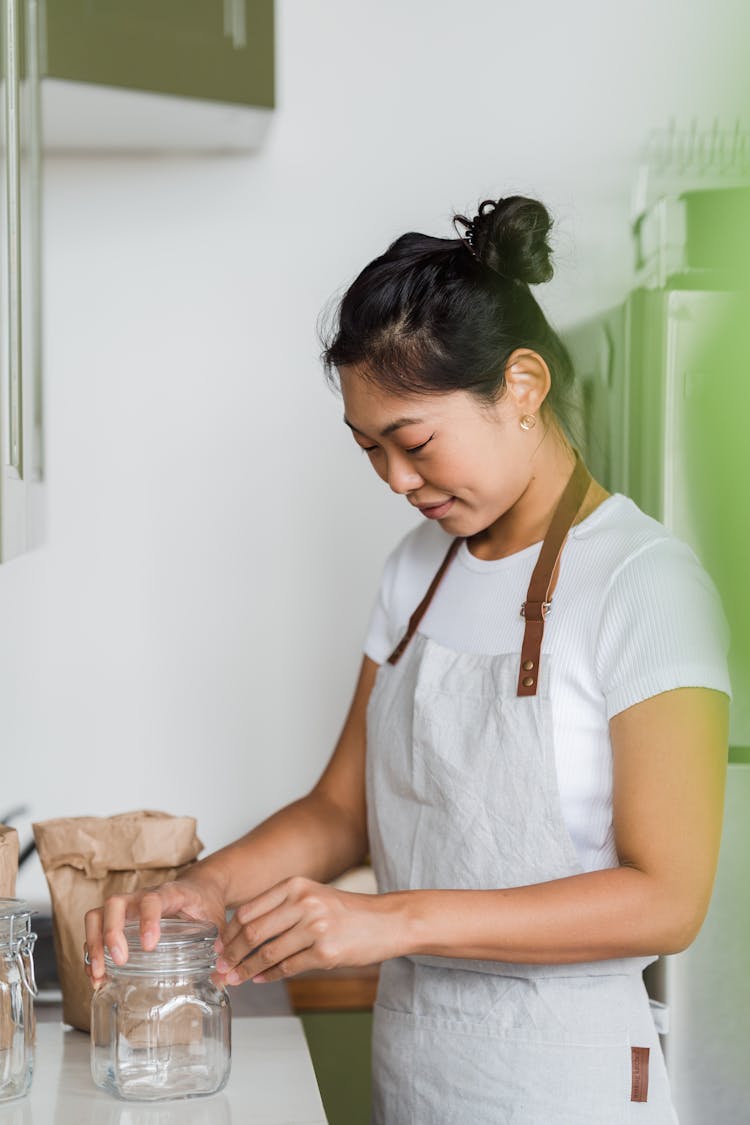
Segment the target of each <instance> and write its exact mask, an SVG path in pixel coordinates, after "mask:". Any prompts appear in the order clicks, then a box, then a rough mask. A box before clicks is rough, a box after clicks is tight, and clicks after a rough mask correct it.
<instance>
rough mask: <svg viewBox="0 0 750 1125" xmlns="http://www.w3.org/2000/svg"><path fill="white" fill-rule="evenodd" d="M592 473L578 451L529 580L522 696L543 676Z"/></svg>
mask: <svg viewBox="0 0 750 1125" xmlns="http://www.w3.org/2000/svg"><path fill="white" fill-rule="evenodd" d="M590 484H591V476H590V475H589V471H588V469H587V468H586V466H585V465H584V463H583V461H582V460H581V458H580V455H579V454H578V452H577V451H576V465H575V468H574V470H573V475H572V476H571V478H570V480H569V481H568V483H567V485H566V486H565V491H564V492H563V494H562V496H561V497H560V501H559V503H558V505H557V507H556V508H555V511H554V514H553V516H552V522H551V523H550V525H549V529H548V531H547V534H546V535H545V537H544V542H543V543H542V549H541V551H540V552H539V558H538V560H537V564H536V566H535V567H534V573H533V574H532V576H531V582H530V583H529V591H528V593H527V595H526V601H525V602H524V604H523V606H522V607H521V613H522V614H523V616H524V617H525V618H526V628H525V630H524V637H523V647H522V649H521V668H520V671H519V674H518V692H517V694H518V695H536V685H537V679H538V675H539V660H540V656H541V651H542V637H543V635H544V618H545V615H546V613H547V610H548V609H549V607H550V604H551V598H552V590H553V588H554V584H555V578H556V576H555V571H556V568H557V565H558V562H559V560H560V554H561V552H562V549H563V544H564V543H565V539H566V536H567V534H568V532H569V530H570V527H571V524H572V523H573V520H574V519H575V518H576V515H577V513H578V509H579V508H580V507H581V504H582V503H583V500H584V497H585V496H586V493H587V492H588V490H589V485H590ZM462 543H463V539H462V538H458V539H454V540H453V542H452V543H451V545H450V547H449V548H448V553H447V554H446V556H445V558H444V559H443V561H442V563H441V564H440V569H439V570H438V572H437V574H436V575H435V577H434V578H433V580H432V582H431V583H430V586H429V589H428V590H427V593H426V594H425V596H424V597H423V598H422V600H421V602H420V603H419V605H418V606H417V608H416V609H415V610H414V613H413V614H412V615H411V617H410V618H409V625H408V627H407V630H406V632H405V633H404V635H403V637H402V638H401V640H400V641H399V643H398V644H397V645H396V647H395V649H394V650H393V652H392V653H391V655H390V656H389V657H388V663H389V664H397V663H398V662H399V660H400V659H401V656H402V655H403V653H404V650H405V649H406V647H407V645H408V644H409V641H410V640H411V639H412V637H413V636H414V634H415V633H416V631H417V629H418V628H419V623H420V622H421V620H422V618H423V617H424V615H425V613H426V612H427V610H428V609H429V607H430V603H431V601H432V599H433V597H434V596H435V592H436V590H437V588H438V586H439V585H440V583H441V581H442V579H443V575H444V574H445V572H446V570H447V569H448V567H449V566H450V564H451V562H452V561H453V557H454V555H455V554H456V551H457V550H458V548H459V547H460V545H461V544H462Z"/></svg>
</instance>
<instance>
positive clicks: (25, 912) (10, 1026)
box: [0, 898, 37, 1102]
mask: <svg viewBox="0 0 750 1125" xmlns="http://www.w3.org/2000/svg"><path fill="white" fill-rule="evenodd" d="M35 941H36V934H32V932H31V908H30V906H29V905H28V903H26V902H24V901H23V900H22V899H20V898H0V1102H4V1101H9V1100H10V1099H11V1098H20V1097H21V1096H22V1095H23V1094H25V1093H26V1092H27V1090H28V1089H29V1086H30V1085H31V1075H32V1073H33V1070H34V997H35V996H36V994H37V987H36V981H35V980H34V942H35Z"/></svg>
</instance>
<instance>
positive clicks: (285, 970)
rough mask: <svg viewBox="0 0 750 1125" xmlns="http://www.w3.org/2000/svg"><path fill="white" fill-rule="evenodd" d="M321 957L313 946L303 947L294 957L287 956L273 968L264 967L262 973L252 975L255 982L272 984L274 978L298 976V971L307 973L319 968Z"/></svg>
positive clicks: (284, 978) (281, 978)
mask: <svg viewBox="0 0 750 1125" xmlns="http://www.w3.org/2000/svg"><path fill="white" fill-rule="evenodd" d="M319 968H320V964H319V958H318V956H317V954H316V952H315V949H314V947H313V946H310V948H309V949H303V950H302V952H301V953H295V954H294V955H293V956H292V957H285V958H284V960H283V961H280V962H279V963H278V964H277V965H274V966H273V968H271V969H264V971H263V972H262V973H256V975H255V976H254V977H251V978H250V979H251V980H252V982H253V984H270V982H271V981H274V980H286V979H287V978H288V977H293V976H296V975H297V973H307V972H309V971H310V970H311V969H319Z"/></svg>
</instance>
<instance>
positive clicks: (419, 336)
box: [321, 195, 573, 430]
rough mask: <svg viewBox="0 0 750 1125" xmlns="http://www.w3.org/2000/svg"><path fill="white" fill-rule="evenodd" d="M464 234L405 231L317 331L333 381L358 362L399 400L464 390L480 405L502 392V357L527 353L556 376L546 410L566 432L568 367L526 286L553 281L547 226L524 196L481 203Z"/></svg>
mask: <svg viewBox="0 0 750 1125" xmlns="http://www.w3.org/2000/svg"><path fill="white" fill-rule="evenodd" d="M456 223H460V224H461V225H462V226H463V227H464V228H465V235H464V236H459V237H458V238H433V237H431V236H430V235H426V234H416V233H410V234H404V235H402V236H401V237H400V238H398V239H396V241H395V242H394V243H392V244H391V245H390V246H389V247H388V249H387V251H386V252H385V254H381V256H380V257H379V258H375V259H374V261H372V262H370V264H369V265H368V266H365V268H364V269H363V270H362V272H361V273H360V274H359V276H358V277H357V278H355V280H354V281H353V282H352V284H351V285H350V286H349V288H348V289H347V291H346V293H345V294H344V296H343V298H342V299H341V302H340V304H339V306H338V309H337V310H336V314H335V317H334V321H333V324H332V325H331V326H330V327H329V328H328V330H326V329H323V330H322V331H321V337H322V343H323V347H324V351H323V354H322V360H323V364H324V366H325V369H326V372H327V375H328V378H329V381H330V382H331V383H332V384H334V385H337V380H336V368H338V367H342V366H354V367H358V366H361V367H362V368H363V373H364V374H365V375H366V377H368V378H373V379H375V380H376V381H377V383H378V385H379V386H382V387H383V388H385V389H386V390H389V391H392V392H394V393H396V394H435V393H437V394H439V393H441V392H448V391H455V390H465V391H470V392H471V393H472V394H474V395H476V396H477V398H479V399H480V400H482V401H484V402H493V401H495V400H496V399H497V398H498V396H499V395H500V394H501V392H502V388H503V386H504V372H505V366H506V364H507V361H508V358H509V356H510V355H511V353H512V352H513V351H515V349H516V348H519V347H524V348H530V349H532V350H533V351H535V352H538V354H539V355H540V356H542V358H543V359H544V360H545V361H546V363H547V365H548V367H549V368H550V372H551V375H552V387H551V389H550V392H549V394H548V396H547V400H546V401H548V402H549V406H550V407H552V409H553V410H554V411H555V415H556V416H557V417H558V418H559V420H560V422H561V423H562V425H563V426H564V427H565V428H566V429H568V430H569V424H568V420H567V419H566V416H565V415H566V411H565V409H564V408H565V405H566V401H565V392H566V390H567V389H568V386H569V384H570V383H571V381H572V377H573V369H572V364H571V361H570V357H569V355H568V352H567V351H566V349H565V346H564V345H563V343H562V341H561V340H560V338H559V337H558V336H557V334H556V333H555V332H554V331H553V329H552V328H551V327H550V325H549V323H548V322H547V319H546V318H545V316H544V313H543V312H542V310H541V308H540V307H539V305H538V304H537V302H536V300H535V299H534V297H533V296H532V294H531V291H530V289H529V285H535V284H538V283H540V282H543V281H549V279H550V278H551V277H552V266H551V263H550V248H549V245H548V242H547V237H548V235H549V231H550V228H551V226H552V221H551V219H550V217H549V214H548V213H547V210H546V208H545V207H544V205H543V204H541V203H539V202H537V201H536V200H534V199H527V198H525V197H524V196H520V195H513V196H508V197H507V198H505V199H498V200H496V201H495V200H491V199H486V200H485V201H484V202H483V203H481V204H480V205H479V208H478V212H477V214H476V215H475V217H474V218H473V219H472V220H469V219H467V218H466V217H465V216H463V215H456V216H454V226H455V224H456Z"/></svg>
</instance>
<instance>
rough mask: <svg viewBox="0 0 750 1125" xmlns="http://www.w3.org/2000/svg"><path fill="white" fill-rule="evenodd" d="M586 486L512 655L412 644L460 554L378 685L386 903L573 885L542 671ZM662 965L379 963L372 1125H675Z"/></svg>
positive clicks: (422, 959) (372, 761) (381, 882)
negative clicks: (569, 539) (393, 897)
mask: <svg viewBox="0 0 750 1125" xmlns="http://www.w3.org/2000/svg"><path fill="white" fill-rule="evenodd" d="M589 480H590V478H589V477H588V474H587V472H586V470H585V468H584V467H583V465H582V463H581V461H580V459H577V464H576V469H575V471H574V474H573V477H572V478H571V481H570V483H569V485H568V488H567V489H566V493H565V494H564V495H563V498H562V500H561V501H560V505H559V506H558V509H557V511H556V513H555V516H554V517H553V521H552V524H551V526H550V530H549V532H548V533H547V537H546V538H545V542H544V544H543V546H542V550H541V552H540V556H539V561H538V563H537V566H536V568H535V571H534V575H533V576H532V582H531V585H530V587H529V596H528V597H527V601H526V603H525V610H526V612H525V616H526V630H525V637H524V645H523V648H522V653H521V654H520V656H519V654H518V653H511V654H501V655H482V654H469V653H459V652H454V651H452V650H450V649H448V648H446V647H444V646H442V645H440V644H437V643H436V642H435V641H433V640H431V639H429V638H428V637H426V636H424V635H423V634H421V633H419V632H418V631H417V629H418V625H419V621H420V620H421V617H422V616H423V614H424V613H425V612H426V609H427V607H428V605H429V603H430V600H431V599H432V597H433V596H434V594H435V591H436V589H437V586H438V584H439V581H440V578H441V577H442V574H443V573H444V571H445V569H446V568H447V566H448V565H450V562H451V560H452V558H453V556H454V554H455V549H456V547H457V545H458V541H455V542H454V543H453V544H452V545H451V550H450V551H449V553H448V556H447V557H446V559H445V561H444V564H443V566H442V567H441V568H440V571H438V574H437V575H436V577H435V580H434V581H433V583H432V585H431V587H430V590H429V591H428V593H427V595H426V597H425V599H423V602H422V603H421V605H420V606H419V607H418V609H417V611H415V614H414V615H413V616H412V619H411V621H410V623H409V629H408V631H407V634H406V636H405V637H404V640H403V641H402V642H401V643H400V645H399V646H398V648H397V649H396V651H395V652H394V654H393V655H392V657H391V658H390V660H389V661H388V663H386V664H384V665H382V667H381V668H380V669H379V670H378V675H377V679H376V682H375V686H374V688H373V691H372V694H371V697H370V701H369V704H368V712H367V747H368V749H367V807H368V829H369V839H370V851H371V855H372V862H373V867H374V870H375V874H376V877H377V881H378V890H379V891H380V892H381V893H386V892H389V891H396V890H413V889H428V888H434V889H472V890H490V889H497V888H505V887H514V886H525V885H529V884H532V883H539V882H544V881H547V880H551V879H561V878H565V877H567V876H570V875H576V874H580V873H581V871H582V868H581V865H580V863H579V861H578V858H577V855H576V852H575V848H574V845H573V842H572V840H571V838H570V834H569V832H568V830H567V827H566V825H565V822H564V819H563V815H562V808H561V804H560V794H559V788H558V783H557V773H556V767H555V756H554V737H553V729H552V714H551V706H550V700H549V676H550V666H551V658H550V656H548V655H545V659H544V664H543V665H541V666H540V664H541V660H540V658H541V640H542V635H543V630H544V617H545V615H546V612H547V610H548V609H549V606H550V604H551V589H552V585H553V578H552V576H553V574H554V572H555V570H556V566H557V564H558V563H559V559H560V553H561V550H562V546H563V543H564V540H565V537H566V535H567V532H568V530H569V528H570V525H571V524H572V522H573V519H574V517H575V514H576V512H577V511H578V508H579V506H580V503H581V502H582V500H583V496H584V495H585V492H586V489H587V488H588V482H589ZM529 681H531V682H529ZM654 959H655V958H653V957H652V958H621V959H617V960H608V961H594V962H588V963H578V964H572V965H571V964H566V965H526V964H517V963H510V962H500V961H479V960H469V959H464V958H446V957H429V956H411V957H401V958H396V959H394V960H391V961H387V962H385V963H384V965H383V966H382V970H381V976H380V984H379V987H378V996H377V1002H376V1004H375V1011H374V1021H373V1123H374V1125H511V1123H512V1125H555V1123H557V1125H626V1123H628V1125H629V1123H631V1122H636V1121H639V1122H643V1123H644V1125H646V1123H648V1125H676V1123H677V1117H676V1114H675V1112H674V1109H673V1108H672V1104H671V1098H670V1093H669V1086H668V1081H667V1076H666V1071H665V1067H664V1060H663V1057H662V1053H661V1048H660V1045H659V1039H658V1035H657V1033H656V1029H655V1027H654V1023H653V1020H652V1017H651V1011H650V1007H649V1002H648V996H647V994H646V990H645V987H644V985H643V980H642V975H641V974H642V971H643V969H644V967H645V966H646V965H647V964H649V963H650V962H651V961H653V960H654Z"/></svg>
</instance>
